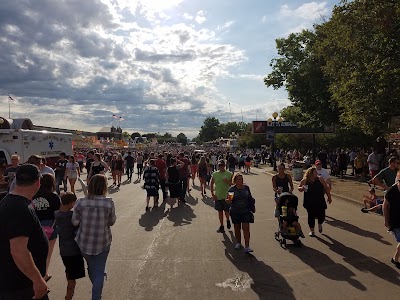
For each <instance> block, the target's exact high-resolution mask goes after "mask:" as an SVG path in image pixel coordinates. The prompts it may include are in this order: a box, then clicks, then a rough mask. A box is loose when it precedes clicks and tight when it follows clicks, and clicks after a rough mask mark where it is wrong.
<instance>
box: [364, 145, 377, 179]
mask: <svg viewBox="0 0 400 300" xmlns="http://www.w3.org/2000/svg"><path fill="white" fill-rule="evenodd" d="M376 152H377V151H376V150H374V152H372V153H371V154H370V155H369V156H368V159H367V162H368V168H369V174H370V175H371V178H374V177H375V175H377V174H378V173H379V157H378V154H377V153H376Z"/></svg>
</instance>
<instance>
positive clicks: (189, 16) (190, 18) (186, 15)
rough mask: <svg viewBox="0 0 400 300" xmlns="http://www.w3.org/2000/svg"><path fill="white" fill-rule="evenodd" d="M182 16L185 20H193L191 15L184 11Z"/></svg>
mask: <svg viewBox="0 0 400 300" xmlns="http://www.w3.org/2000/svg"><path fill="white" fill-rule="evenodd" d="M182 17H183V18H184V19H186V20H193V16H192V15H190V14H188V13H184V14H183V15H182Z"/></svg>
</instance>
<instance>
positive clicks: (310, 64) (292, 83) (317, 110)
mask: <svg viewBox="0 0 400 300" xmlns="http://www.w3.org/2000/svg"><path fill="white" fill-rule="evenodd" d="M317 40H318V35H317V34H316V33H314V32H312V31H309V30H303V31H302V32H301V33H296V34H295V33H292V34H290V35H289V36H288V37H287V38H281V39H277V40H276V47H277V50H278V54H279V56H280V57H279V58H275V59H273V60H272V62H271V64H270V66H271V67H272V72H271V73H270V74H268V75H267V76H266V77H265V78H264V83H265V85H266V86H268V87H271V86H272V87H273V88H274V89H279V88H281V87H283V86H284V87H285V89H286V90H287V92H288V95H289V99H290V101H291V102H292V106H293V107H294V108H295V110H296V111H295V112H296V115H297V116H300V115H301V116H302V118H301V122H300V123H301V124H302V125H304V126H320V125H321V124H322V125H330V124H332V123H337V121H338V116H339V110H338V107H337V105H336V103H335V102H332V101H331V93H330V91H329V78H327V76H325V74H324V73H323V71H322V68H323V66H324V65H325V62H324V60H323V59H322V58H320V57H317V56H316V55H315V51H314V45H315V43H316V42H317ZM299 121H300V120H299Z"/></svg>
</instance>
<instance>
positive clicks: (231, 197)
mask: <svg viewBox="0 0 400 300" xmlns="http://www.w3.org/2000/svg"><path fill="white" fill-rule="evenodd" d="M234 195H235V193H234V192H228V201H232V200H233V196H234Z"/></svg>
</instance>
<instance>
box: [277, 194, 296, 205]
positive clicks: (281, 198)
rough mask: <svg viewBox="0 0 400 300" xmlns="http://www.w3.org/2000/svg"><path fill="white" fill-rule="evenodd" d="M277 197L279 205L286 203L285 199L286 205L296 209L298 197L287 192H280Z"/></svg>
mask: <svg viewBox="0 0 400 300" xmlns="http://www.w3.org/2000/svg"><path fill="white" fill-rule="evenodd" d="M278 199H279V207H282V206H284V205H285V204H286V200H288V203H287V205H286V206H288V207H293V208H294V209H297V205H298V204H299V199H298V198H297V196H296V195H294V194H291V193H288V192H284V193H282V194H280V196H279V198H278Z"/></svg>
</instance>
